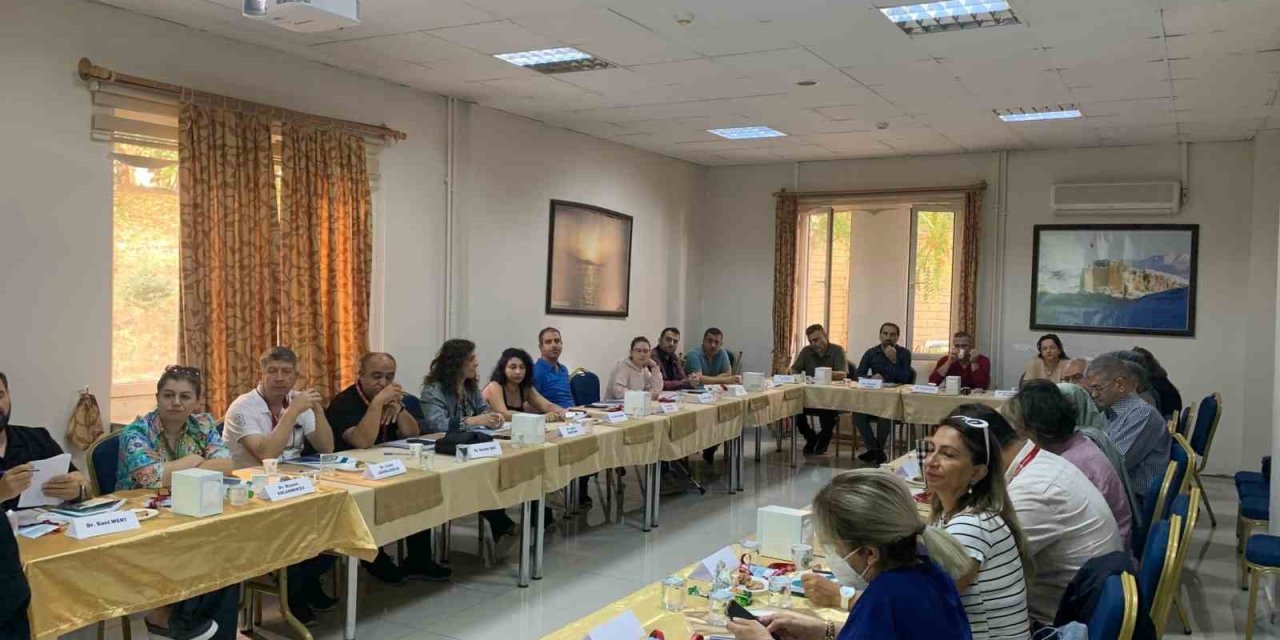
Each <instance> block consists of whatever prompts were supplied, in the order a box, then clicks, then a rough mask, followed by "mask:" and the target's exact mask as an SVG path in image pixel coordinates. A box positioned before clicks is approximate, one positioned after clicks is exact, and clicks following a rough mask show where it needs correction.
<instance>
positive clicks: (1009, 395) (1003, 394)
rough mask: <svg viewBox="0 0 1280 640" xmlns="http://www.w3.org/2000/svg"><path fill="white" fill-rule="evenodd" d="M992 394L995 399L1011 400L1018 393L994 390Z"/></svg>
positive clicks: (1008, 390)
mask: <svg viewBox="0 0 1280 640" xmlns="http://www.w3.org/2000/svg"><path fill="white" fill-rule="evenodd" d="M992 393H993V395H995V397H997V398H1012V397H1014V396H1016V395H1018V392H1017V391H1016V390H1014V389H996V390H995V391H994V392H992Z"/></svg>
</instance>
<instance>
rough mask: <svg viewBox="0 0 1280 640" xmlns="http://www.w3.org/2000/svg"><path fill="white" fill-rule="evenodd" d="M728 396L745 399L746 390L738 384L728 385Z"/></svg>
mask: <svg viewBox="0 0 1280 640" xmlns="http://www.w3.org/2000/svg"><path fill="white" fill-rule="evenodd" d="M729 395H731V396H733V397H735V398H745V397H747V388H746V387H745V386H743V385H740V384H731V385H729Z"/></svg>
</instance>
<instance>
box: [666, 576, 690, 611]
mask: <svg viewBox="0 0 1280 640" xmlns="http://www.w3.org/2000/svg"><path fill="white" fill-rule="evenodd" d="M684 595H685V581H684V578H683V577H682V576H668V577H667V578H666V579H665V580H663V581H662V608H663V609H666V610H667V611H682V610H684Z"/></svg>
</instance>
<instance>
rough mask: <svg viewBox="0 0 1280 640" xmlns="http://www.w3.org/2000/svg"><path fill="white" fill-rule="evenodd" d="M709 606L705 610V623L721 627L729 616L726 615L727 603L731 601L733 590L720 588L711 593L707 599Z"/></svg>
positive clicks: (727, 620)
mask: <svg viewBox="0 0 1280 640" xmlns="http://www.w3.org/2000/svg"><path fill="white" fill-rule="evenodd" d="M709 602H710V605H709V606H710V608H709V609H708V611H707V624H709V625H712V626H715V627H723V626H724V625H725V624H726V623H727V622H729V618H728V616H727V615H726V614H727V612H728V610H729V603H730V602H733V592H732V591H729V590H728V589H721V590H719V591H715V592H713V593H712V594H711V598H710V599H709Z"/></svg>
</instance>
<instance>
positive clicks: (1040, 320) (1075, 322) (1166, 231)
mask: <svg viewBox="0 0 1280 640" xmlns="http://www.w3.org/2000/svg"><path fill="white" fill-rule="evenodd" d="M1199 242H1200V225H1195V224H1046V225H1036V227H1035V238H1034V243H1033V254H1032V275H1031V328H1032V329H1033V330H1044V331H1082V332H1093V333H1134V334H1143V335H1165V336H1194V335H1195V331H1196V259H1197V253H1198V250H1199Z"/></svg>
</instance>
